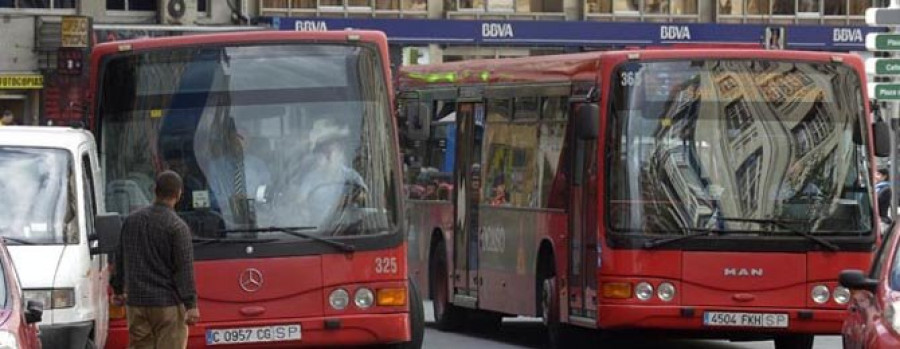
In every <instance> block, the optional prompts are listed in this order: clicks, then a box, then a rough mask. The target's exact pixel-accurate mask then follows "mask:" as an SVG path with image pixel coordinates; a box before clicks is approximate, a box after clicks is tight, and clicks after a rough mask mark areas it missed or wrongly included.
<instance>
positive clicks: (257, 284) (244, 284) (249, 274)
mask: <svg viewBox="0 0 900 349" xmlns="http://www.w3.org/2000/svg"><path fill="white" fill-rule="evenodd" d="M238 282H240V284H241V289H242V290H244V291H247V292H256V291H259V289H260V288H262V285H263V276H262V273H261V272H260V271H259V270H256V269H254V268H249V269H247V270H244V272H242V273H241V277H240V278H239V279H238Z"/></svg>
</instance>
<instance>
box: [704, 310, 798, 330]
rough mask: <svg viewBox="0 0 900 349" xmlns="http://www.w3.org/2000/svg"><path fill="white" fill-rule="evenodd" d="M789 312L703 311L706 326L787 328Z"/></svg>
mask: <svg viewBox="0 0 900 349" xmlns="http://www.w3.org/2000/svg"><path fill="white" fill-rule="evenodd" d="M788 318H789V317H788V314H763V313H725V312H714V311H711V312H705V313H703V324H704V325H706V326H735V327H768V328H787V327H788Z"/></svg>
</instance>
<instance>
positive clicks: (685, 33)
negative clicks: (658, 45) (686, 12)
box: [659, 25, 691, 40]
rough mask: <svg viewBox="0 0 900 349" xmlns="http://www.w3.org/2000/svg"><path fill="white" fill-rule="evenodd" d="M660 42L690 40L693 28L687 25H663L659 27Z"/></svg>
mask: <svg viewBox="0 0 900 349" xmlns="http://www.w3.org/2000/svg"><path fill="white" fill-rule="evenodd" d="M659 39H660V40H690V39H691V28H690V27H688V26H686V25H663V26H660V27H659Z"/></svg>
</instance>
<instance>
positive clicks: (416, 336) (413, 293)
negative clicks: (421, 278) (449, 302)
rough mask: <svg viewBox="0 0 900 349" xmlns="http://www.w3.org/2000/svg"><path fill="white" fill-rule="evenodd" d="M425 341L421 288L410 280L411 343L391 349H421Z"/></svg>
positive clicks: (394, 346)
mask: <svg viewBox="0 0 900 349" xmlns="http://www.w3.org/2000/svg"><path fill="white" fill-rule="evenodd" d="M424 339H425V309H424V307H423V305H422V297H421V296H420V295H419V288H418V287H416V283H415V282H413V280H412V279H409V342H406V343H400V344H394V345H390V346H388V347H387V348H389V349H421V348H422V341H423V340H424Z"/></svg>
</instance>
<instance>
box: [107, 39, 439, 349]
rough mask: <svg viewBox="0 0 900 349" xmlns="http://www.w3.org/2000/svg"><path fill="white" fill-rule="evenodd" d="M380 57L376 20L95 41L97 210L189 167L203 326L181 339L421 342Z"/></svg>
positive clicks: (182, 211) (147, 194)
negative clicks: (101, 201)
mask: <svg viewBox="0 0 900 349" xmlns="http://www.w3.org/2000/svg"><path fill="white" fill-rule="evenodd" d="M387 52H388V51H387V40H386V37H385V36H384V34H383V33H380V32H370V31H341V32H316V33H300V32H246V33H219V34H210V35H196V36H181V37H168V38H152V39H140V40H134V41H121V42H112V43H106V44H101V45H98V46H96V48H95V49H94V51H93V57H92V68H91V72H92V74H93V76H92V81H91V86H92V88H91V90H92V91H93V95H92V96H91V97H92V105H93V109H92V114H93V117H92V122H91V128H92V129H93V130H94V132H96V135H97V137H98V138H99V143H100V145H99V147H100V152H101V154H102V156H101V164H102V165H101V167H102V168H103V172H104V183H105V184H104V185H105V188H104V189H105V194H104V196H105V200H106V203H107V204H109V211H111V212H120V213H128V212H131V211H133V210H134V209H137V208H139V207H142V206H144V205H147V204H149V203H150V202H152V198H153V197H152V194H151V193H152V183H153V180H152V179H153V178H154V176H155V174H156V173H158V172H160V171H162V170H166V169H170V170H174V171H176V172H178V173H180V174H181V175H182V177H183V178H184V183H185V184H184V185H185V188H184V197H183V199H182V200H181V202H179V203H178V205H177V207H176V211H177V212H178V214H179V215H180V216H181V217H182V218H183V219H184V220H185V221H186V222H187V223H188V225H189V226H190V227H191V229H192V232H193V233H194V242H193V247H194V258H195V264H194V270H195V275H196V283H197V289H198V298H199V300H198V305H199V309H200V312H201V321H202V322H201V323H199V324H198V325H196V326H192V327H191V329H190V338H189V344H188V346H189V347H191V348H203V347H207V346H215V345H219V344H237V345H238V346H239V347H249V346H254V345H256V346H262V347H266V348H270V347H325V346H333V345H365V344H380V345H387V346H392V347H398V348H419V347H421V343H422V336H423V318H422V309H421V302H420V301H419V297H418V294H417V291H416V289H415V286H414V285H415V284H413V283H410V280H409V279H408V277H407V261H406V250H407V247H406V241H405V237H406V232H405V228H404V225H403V224H401V222H404V220H405V219H404V218H403V217H404V211H403V202H402V196H401V195H402V192H401V188H402V186H401V184H400V183H401V180H402V177H401V167H400V157H399V151H398V142H397V135H396V134H397V126H396V121H395V117H394V113H393V108H392V105H393V104H392V103H393V95H392V87H391V79H390V70H389V61H388V58H387ZM110 313H111V314H113V315H112V317H113V318H112V319H111V320H110V335H109V344H108V347H110V348H124V347H125V346H126V345H127V340H128V338H127V334H128V332H127V328H126V321H125V320H124V309H113V310H111V311H110ZM242 345H243V346H242Z"/></svg>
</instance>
